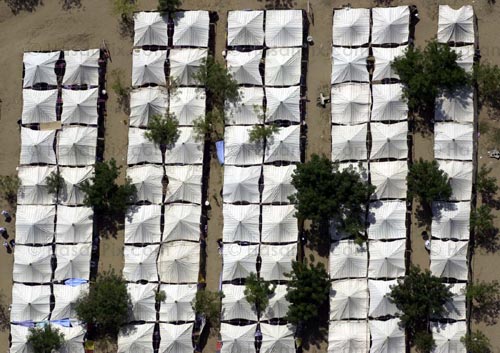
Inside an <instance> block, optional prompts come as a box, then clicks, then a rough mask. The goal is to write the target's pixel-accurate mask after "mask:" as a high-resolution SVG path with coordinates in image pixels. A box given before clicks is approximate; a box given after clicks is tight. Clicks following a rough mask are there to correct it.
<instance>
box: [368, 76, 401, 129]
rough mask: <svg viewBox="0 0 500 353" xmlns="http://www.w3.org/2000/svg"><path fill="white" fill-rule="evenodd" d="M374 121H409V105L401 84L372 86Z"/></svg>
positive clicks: (372, 115) (372, 116) (372, 114)
mask: <svg viewBox="0 0 500 353" xmlns="http://www.w3.org/2000/svg"><path fill="white" fill-rule="evenodd" d="M372 91H373V108H372V112H371V120H372V121H385V122H389V121H402V120H407V119H408V105H407V104H406V102H405V100H404V98H403V86H402V85H401V84H399V83H392V84H383V85H372Z"/></svg>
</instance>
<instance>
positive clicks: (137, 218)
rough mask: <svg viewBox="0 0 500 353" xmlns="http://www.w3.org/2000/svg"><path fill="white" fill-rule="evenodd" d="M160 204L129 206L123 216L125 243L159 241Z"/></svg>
mask: <svg viewBox="0 0 500 353" xmlns="http://www.w3.org/2000/svg"><path fill="white" fill-rule="evenodd" d="M160 219H161V206H159V205H141V206H132V207H130V208H129V211H128V212H127V215H126V216H125V244H135V243H142V244H148V243H159V242H160V240H161V231H160Z"/></svg>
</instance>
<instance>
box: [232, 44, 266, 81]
mask: <svg viewBox="0 0 500 353" xmlns="http://www.w3.org/2000/svg"><path fill="white" fill-rule="evenodd" d="M262 54H263V50H253V51H237V50H229V51H228V52H227V55H226V64H227V68H228V70H229V72H230V73H231V74H232V76H233V79H234V80H236V81H237V82H238V83H239V84H240V85H258V86H261V85H262V77H261V75H260V71H259V66H260V63H261V61H262Z"/></svg>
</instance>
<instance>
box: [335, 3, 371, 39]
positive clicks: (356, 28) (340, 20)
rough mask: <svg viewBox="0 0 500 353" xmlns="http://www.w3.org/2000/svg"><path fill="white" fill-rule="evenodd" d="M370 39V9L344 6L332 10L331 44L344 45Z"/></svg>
mask: <svg viewBox="0 0 500 353" xmlns="http://www.w3.org/2000/svg"><path fill="white" fill-rule="evenodd" d="M369 41H370V9H353V8H350V7H348V8H344V9H339V10H335V11H334V12H333V45H340V46H346V47H352V46H359V45H364V44H368V42H369Z"/></svg>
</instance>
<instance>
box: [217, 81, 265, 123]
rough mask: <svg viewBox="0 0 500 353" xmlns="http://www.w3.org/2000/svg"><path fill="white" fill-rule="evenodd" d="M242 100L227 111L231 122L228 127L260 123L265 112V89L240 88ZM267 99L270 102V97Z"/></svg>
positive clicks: (230, 106)
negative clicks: (260, 116)
mask: <svg viewBox="0 0 500 353" xmlns="http://www.w3.org/2000/svg"><path fill="white" fill-rule="evenodd" d="M269 89H270V88H268V89H267V90H269ZM240 98H241V100H240V101H239V102H238V103H237V104H236V105H229V107H228V109H227V110H228V111H227V114H228V120H229V121H228V123H227V124H226V126H227V125H251V124H258V123H259V122H260V120H259V115H261V114H262V110H263V100H264V90H263V88H262V87H240ZM267 99H268V100H269V97H268V98H267ZM268 105H269V101H268Z"/></svg>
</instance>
